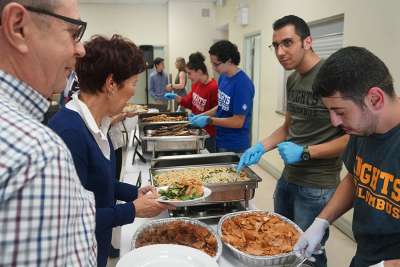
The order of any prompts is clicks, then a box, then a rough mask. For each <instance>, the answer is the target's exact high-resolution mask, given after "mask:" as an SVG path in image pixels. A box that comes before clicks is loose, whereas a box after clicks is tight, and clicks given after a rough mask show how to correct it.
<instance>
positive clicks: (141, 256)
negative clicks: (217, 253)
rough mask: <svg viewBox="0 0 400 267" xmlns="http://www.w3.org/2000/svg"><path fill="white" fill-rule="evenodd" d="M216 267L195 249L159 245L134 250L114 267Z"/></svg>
mask: <svg viewBox="0 0 400 267" xmlns="http://www.w3.org/2000/svg"><path fill="white" fill-rule="evenodd" d="M133 266H134V267H218V264H217V262H216V261H215V260H214V259H213V258H211V257H210V256H209V255H208V254H206V253H205V252H203V251H200V250H198V249H195V248H191V247H186V246H181V245H172V244H159V245H149V246H144V247H141V248H137V249H134V250H132V251H130V252H128V253H127V254H125V255H124V256H123V257H122V258H121V259H120V260H119V261H118V263H117V266H116V267H133Z"/></svg>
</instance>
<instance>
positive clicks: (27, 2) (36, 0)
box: [0, 0, 61, 17]
mask: <svg viewBox="0 0 400 267" xmlns="http://www.w3.org/2000/svg"><path fill="white" fill-rule="evenodd" d="M12 2H14V3H18V4H21V5H24V6H31V7H36V8H41V9H45V10H47V11H54V10H55V8H56V6H57V4H59V3H60V2H61V1H60V0H0V17H1V13H2V12H3V8H4V7H5V6H6V5H8V4H9V3H12Z"/></svg>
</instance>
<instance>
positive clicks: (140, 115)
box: [138, 112, 189, 129]
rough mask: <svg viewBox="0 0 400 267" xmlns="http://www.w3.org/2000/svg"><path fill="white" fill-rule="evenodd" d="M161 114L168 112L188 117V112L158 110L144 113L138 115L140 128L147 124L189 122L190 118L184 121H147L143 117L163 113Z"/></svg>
mask: <svg viewBox="0 0 400 267" xmlns="http://www.w3.org/2000/svg"><path fill="white" fill-rule="evenodd" d="M161 114H166V115H168V116H171V117H177V116H184V117H186V118H187V116H188V114H187V112H157V113H143V114H139V115H138V125H139V129H140V128H142V127H143V126H145V125H165V124H182V123H188V122H189V121H188V120H184V121H163V122H145V121H143V119H145V118H149V117H153V116H157V115H161Z"/></svg>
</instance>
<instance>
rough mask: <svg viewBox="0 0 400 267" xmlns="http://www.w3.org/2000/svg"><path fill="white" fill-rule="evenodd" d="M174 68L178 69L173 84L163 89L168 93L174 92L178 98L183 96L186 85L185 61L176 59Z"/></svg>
mask: <svg viewBox="0 0 400 267" xmlns="http://www.w3.org/2000/svg"><path fill="white" fill-rule="evenodd" d="M175 67H176V68H177V69H178V73H177V74H176V77H175V82H174V83H173V84H168V85H167V87H166V88H165V89H166V90H167V91H169V92H174V93H176V94H177V95H179V96H185V95H186V83H187V74H186V61H185V59H184V58H183V57H178V58H177V59H176V61H175Z"/></svg>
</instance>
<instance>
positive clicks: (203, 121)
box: [189, 115, 211, 128]
mask: <svg viewBox="0 0 400 267" xmlns="http://www.w3.org/2000/svg"><path fill="white" fill-rule="evenodd" d="M210 120H211V118H210V116H206V115H196V116H194V117H192V118H190V119H189V122H190V123H191V124H192V125H193V126H196V127H199V128H204V127H205V126H207V125H208V124H209V123H210Z"/></svg>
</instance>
